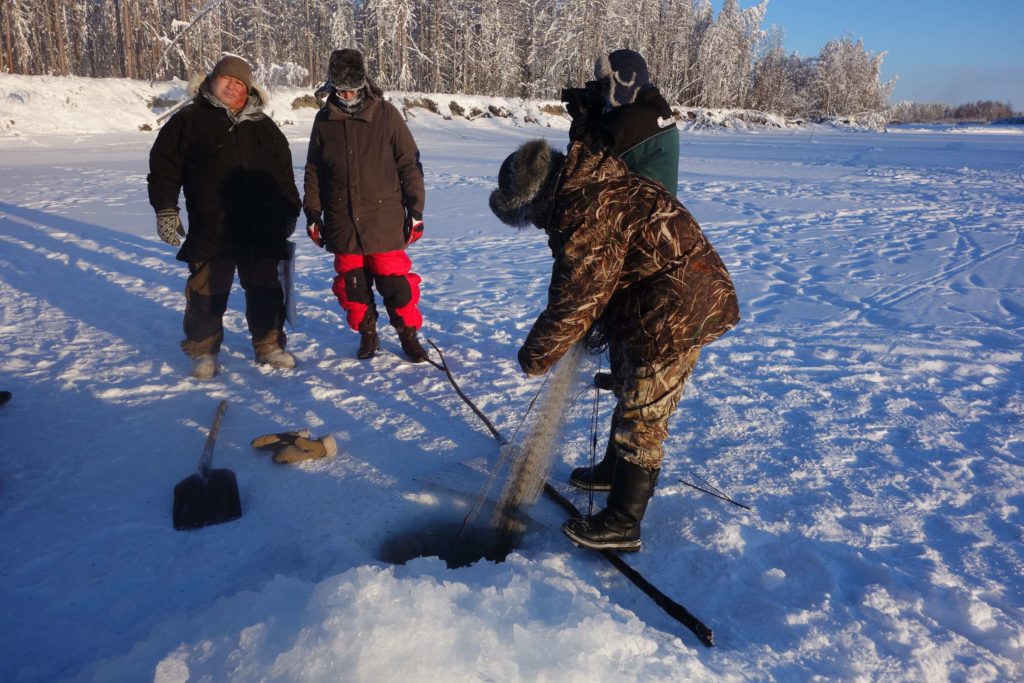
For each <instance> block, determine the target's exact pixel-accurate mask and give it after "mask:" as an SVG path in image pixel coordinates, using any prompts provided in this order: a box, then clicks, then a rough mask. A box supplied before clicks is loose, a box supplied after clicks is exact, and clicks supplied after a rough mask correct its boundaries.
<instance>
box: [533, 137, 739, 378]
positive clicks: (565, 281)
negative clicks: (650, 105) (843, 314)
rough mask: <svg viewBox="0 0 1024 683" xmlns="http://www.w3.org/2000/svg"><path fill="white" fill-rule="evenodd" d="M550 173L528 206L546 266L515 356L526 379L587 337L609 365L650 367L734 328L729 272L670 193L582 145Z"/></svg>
mask: <svg viewBox="0 0 1024 683" xmlns="http://www.w3.org/2000/svg"><path fill="white" fill-rule="evenodd" d="M558 173H559V175H558V181H557V183H556V184H554V185H553V190H552V194H550V195H548V196H543V194H542V195H541V196H538V197H537V200H536V202H537V205H536V206H535V207H534V208H535V209H536V211H535V212H534V214H533V215H534V216H535V217H536V220H535V222H536V223H538V227H542V228H543V229H544V230H545V232H546V233H547V234H548V238H549V245H550V247H551V250H552V254H553V256H554V259H555V262H554V268H553V271H552V274H551V284H550V286H549V289H548V303H547V307H546V308H545V309H544V311H543V313H541V315H540V317H539V318H538V319H537V321H536V322H535V323H534V325H533V328H532V329H531V330H530V333H529V335H528V336H527V338H526V341H525V342H524V344H523V348H522V350H521V351H520V355H519V359H520V363H521V364H522V366H523V369H524V370H525V371H526V372H527V373H529V374H531V375H536V374H541V373H543V372H545V371H547V370H548V369H549V368H550V367H551V366H552V365H554V363H555V362H556V361H557V360H558V359H559V358H560V357H561V356H562V355H563V354H564V353H565V352H566V351H567V350H568V349H569V348H570V347H571V346H572V345H573V344H575V343H576V342H577V341H579V340H581V339H583V338H584V337H585V336H588V333H589V335H590V340H591V341H593V340H594V339H595V338H599V339H601V340H603V341H605V342H606V343H608V344H609V345H610V348H611V353H612V356H613V359H614V358H616V357H619V358H623V357H625V358H629V359H630V361H631V363H633V364H642V365H650V366H654V367H657V366H660V365H664V364H666V363H673V362H677V361H678V359H679V358H680V357H681V356H682V355H683V354H685V353H687V352H688V351H689V350H691V349H692V348H694V347H698V346H703V345H704V344H708V343H710V342H712V341H714V340H715V339H717V338H718V337H720V336H721V335H723V334H725V333H726V332H727V331H728V330H730V329H731V328H732V327H733V326H735V325H736V323H737V322H738V321H739V305H738V302H737V299H736V291H735V289H734V288H733V284H732V280H731V279H730V277H729V273H728V271H727V270H726V268H725V265H724V264H723V263H722V260H721V259H720V258H719V256H718V254H717V253H716V252H715V250H714V248H713V247H712V246H711V243H710V242H709V241H708V240H707V238H706V237H705V235H704V233H703V232H702V231H701V229H700V226H699V225H698V224H697V222H696V221H695V220H694V219H693V216H691V215H690V212H689V211H687V210H686V208H685V207H684V206H683V205H682V204H681V203H680V202H679V201H678V200H677V199H676V198H675V197H674V196H673V195H671V194H669V193H668V192H667V191H666V190H665V189H664V188H663V187H661V186H660V185H659V184H657V183H655V182H652V181H650V180H647V179H645V178H642V177H640V176H636V175H632V174H630V173H629V172H628V169H627V168H626V165H625V163H624V162H623V161H622V160H621V159H619V158H618V157H615V156H612V155H611V154H609V153H607V152H600V151H593V150H589V149H588V148H587V147H586V146H585V145H583V144H582V143H574V144H573V145H572V146H571V147H570V148H569V152H568V155H567V156H566V158H565V160H564V163H562V165H561V168H560V170H559V171H558ZM593 345H594V344H592V346H593Z"/></svg>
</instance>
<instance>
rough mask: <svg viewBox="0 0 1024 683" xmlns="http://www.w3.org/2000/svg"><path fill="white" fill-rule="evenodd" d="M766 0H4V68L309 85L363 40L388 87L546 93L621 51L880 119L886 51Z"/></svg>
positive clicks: (676, 91)
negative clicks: (232, 75) (797, 39)
mask: <svg viewBox="0 0 1024 683" xmlns="http://www.w3.org/2000/svg"><path fill="white" fill-rule="evenodd" d="M767 5H768V0H761V1H760V2H758V3H757V4H755V5H753V6H750V7H747V8H742V7H740V4H739V0H725V2H724V3H723V5H722V8H721V10H720V11H719V12H718V14H717V16H716V15H715V14H714V11H713V8H712V6H711V2H710V0H477V1H474V2H469V1H467V0H0V71H5V72H8V73H18V74H54V75H78V76H91V77H116V78H136V79H164V78H170V77H179V78H184V79H187V78H189V77H190V76H192V75H193V74H196V73H202V72H205V71H207V70H208V69H209V68H210V67H211V66H212V65H213V63H215V62H216V60H217V59H219V57H220V56H221V55H222V54H223V53H224V52H228V53H232V54H238V55H241V56H243V57H245V58H246V59H248V60H249V61H250V62H251V63H252V64H253V65H254V66H255V68H256V76H257V79H258V80H259V81H261V82H264V83H266V84H268V85H282V84H288V85H305V86H315V85H316V84H318V83H320V82H322V81H323V80H324V77H325V74H326V69H327V59H328V56H329V55H330V52H331V50H332V49H334V48H338V47H348V46H355V47H358V48H360V49H361V50H362V51H363V52H364V54H365V55H366V61H367V66H368V69H369V70H370V71H371V73H372V75H373V76H374V77H375V80H376V81H377V82H378V84H379V85H380V86H381V87H383V88H385V89H389V90H405V91H421V92H438V93H440V92H446V93H463V94H472V95H492V96H505V97H523V98H531V99H553V98H556V97H557V96H558V93H559V90H560V88H562V87H564V86H566V85H572V86H579V85H582V83H583V82H584V81H586V80H588V79H590V78H592V77H593V63H594V58H595V56H597V55H598V54H601V53H602V52H608V51H610V50H612V49H616V48H622V47H625V48H630V49H634V50H636V51H638V52H640V53H641V54H643V55H644V57H645V58H646V59H647V61H648V63H649V65H650V68H651V73H652V74H653V78H654V81H655V83H656V84H657V85H658V86H659V88H660V89H661V91H662V93H663V94H664V95H665V97H666V99H667V100H668V101H669V102H670V103H673V104H677V105H681V106H692V107H709V108H725V107H728V108H746V109H758V110H762V111H768V112H773V113H778V114H785V115H789V116H803V117H809V118H815V117H833V116H850V115H861V114H880V113H882V112H884V111H886V110H887V109H888V107H889V105H888V99H889V96H890V94H891V92H892V88H893V86H894V81H889V82H887V83H883V82H882V81H881V66H882V60H883V58H884V56H885V53H884V52H878V53H874V52H871V51H869V50H868V49H866V48H865V46H864V44H863V42H862V41H859V40H858V41H854V40H853V39H851V38H850V37H839V38H836V39H835V40H832V41H829V42H828V43H827V44H826V45H825V46H824V47H822V48H821V50H820V52H819V53H818V54H817V55H814V56H808V57H804V56H801V55H799V54H796V53H790V52H787V51H786V50H785V49H784V48H783V46H782V41H783V37H784V33H783V30H782V29H780V28H779V27H775V26H773V27H771V28H769V29H765V28H763V26H762V24H763V21H764V15H765V10H766V9H767Z"/></svg>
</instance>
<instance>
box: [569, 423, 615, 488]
mask: <svg viewBox="0 0 1024 683" xmlns="http://www.w3.org/2000/svg"><path fill="white" fill-rule="evenodd" d="M618 424H619V423H618V421H617V420H616V419H615V414H614V413H613V414H612V428H611V430H610V431H609V432H608V445H607V446H606V447H605V449H604V458H602V459H601V462H599V463H597V464H596V465H594V466H593V467H577V468H576V469H574V470H573V471H572V474H570V475H569V483H570V484H572V485H573V486H575V487H576V488H580V489H583V490H584V491H608V490H610V489H611V487H612V473H613V472H614V471H615V462H616V461H617V460H618V457H617V456H616V455H615V449H614V447H613V446H612V443H613V441H612V438H613V437H614V436H615V429H616V428H617V427H618Z"/></svg>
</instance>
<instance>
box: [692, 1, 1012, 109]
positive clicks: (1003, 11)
mask: <svg viewBox="0 0 1024 683" xmlns="http://www.w3.org/2000/svg"><path fill="white" fill-rule="evenodd" d="M712 4H713V5H714V7H715V12H716V14H717V12H718V10H719V9H720V8H721V6H722V0H713V2H712ZM755 4H756V0H740V6H741V7H744V8H747V7H752V6H753V5H755ZM772 24H777V25H778V26H780V27H782V29H783V30H784V31H785V40H784V45H785V48H786V50H787V51H789V52H794V51H796V52H799V53H800V54H801V55H804V56H813V55H816V54H818V51H819V50H820V49H821V47H822V46H823V45H825V43H827V42H828V41H829V40H832V39H834V38H841V37H842V36H844V35H849V36H850V37H852V38H853V39H854V40H857V39H858V38H863V39H864V46H865V47H866V48H867V49H868V50H870V51H872V52H883V51H884V52H886V53H887V54H886V57H885V59H884V61H883V62H882V64H883V69H882V76H883V79H886V80H888V79H889V78H891V77H892V76H896V75H898V76H899V80H898V81H897V83H896V90H895V91H894V93H893V98H892V99H893V101H900V100H914V101H917V102H946V103H949V104H962V103H964V102H973V101H975V100H997V101H1000V102H1006V101H1009V102H1011V103H1012V104H1013V106H1014V109H1016V110H1017V111H1021V110H1024V0H769V2H768V13H767V15H766V16H765V20H764V24H763V27H764V28H768V27H769V26H771V25H772Z"/></svg>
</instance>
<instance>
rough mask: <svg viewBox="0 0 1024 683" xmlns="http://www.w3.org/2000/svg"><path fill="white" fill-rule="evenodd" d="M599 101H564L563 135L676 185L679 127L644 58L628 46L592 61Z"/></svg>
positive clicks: (670, 185) (671, 189) (633, 170)
mask: <svg viewBox="0 0 1024 683" xmlns="http://www.w3.org/2000/svg"><path fill="white" fill-rule="evenodd" d="M594 80H595V82H596V86H597V91H598V92H599V93H600V102H591V103H589V105H590V106H589V107H587V106H586V104H587V103H586V102H584V103H583V104H584V105H585V106H584V107H583V108H582V109H575V108H574V107H570V109H569V113H570V115H571V116H572V117H573V119H572V125H571V127H570V128H569V139H570V140H573V141H576V140H578V141H581V142H583V143H584V144H586V145H588V146H590V147H593V146H599V147H603V148H604V149H607V150H608V151H609V152H611V153H612V154H614V155H615V156H617V157H619V158H621V159H622V160H623V161H624V162H626V167H627V168H628V169H629V171H630V172H631V173H636V174H637V175H639V176H643V177H645V178H649V179H651V180H656V181H658V182H659V183H661V184H662V185H663V186H664V187H665V189H667V190H668V191H669V192H670V193H671V194H675V193H676V190H677V189H678V188H679V129H678V128H677V127H676V120H675V116H674V115H673V114H672V108H671V107H669V106H668V102H666V101H665V98H664V97H662V95H661V93H660V92H659V91H658V89H657V88H656V87H655V86H654V84H653V83H651V81H650V72H649V71H648V68H647V62H646V61H644V58H643V57H642V56H640V54H639V53H637V52H634V51H633V50H615V51H614V52H610V53H608V54H606V55H601V56H600V57H598V58H597V60H596V61H595V63H594Z"/></svg>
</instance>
